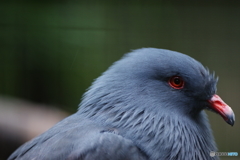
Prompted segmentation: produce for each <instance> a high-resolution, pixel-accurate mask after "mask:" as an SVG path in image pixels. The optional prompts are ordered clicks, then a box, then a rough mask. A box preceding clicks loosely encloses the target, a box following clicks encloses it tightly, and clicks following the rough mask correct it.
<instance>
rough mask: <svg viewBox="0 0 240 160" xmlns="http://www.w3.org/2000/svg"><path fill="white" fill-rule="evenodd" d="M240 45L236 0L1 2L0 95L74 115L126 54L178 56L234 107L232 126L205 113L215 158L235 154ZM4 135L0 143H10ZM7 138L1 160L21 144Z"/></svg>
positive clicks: (238, 141)
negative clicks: (194, 63) (196, 66)
mask: <svg viewBox="0 0 240 160" xmlns="http://www.w3.org/2000/svg"><path fill="white" fill-rule="evenodd" d="M239 42H240V1H237V0H232V1H211V2H209V1H190V0H184V1H177V0H175V1H154V0H149V1H144V0H138V1H133V0H130V1H121V2H120V1H111V0H108V1H107V0H102V1H94V0H90V1H85V2H84V1H83V2H82V1H73V0H59V1H53V0H49V1H34V2H32V1H20V0H19V1H8V2H2V1H1V2H0V96H2V97H13V98H18V99H23V100H25V101H30V102H31V103H33V104H45V105H50V106H55V107H56V106H57V107H59V108H60V109H61V110H63V111H65V112H68V113H73V112H75V111H76V109H77V105H78V103H79V102H80V98H81V96H82V94H83V93H84V92H85V90H86V89H87V88H88V87H89V86H90V84H91V82H92V81H93V79H95V78H97V77H98V76H99V75H100V74H101V73H102V72H103V71H105V70H106V69H107V68H108V67H109V66H110V65H111V64H112V63H113V62H114V61H116V60H118V59H119V58H120V57H121V56H122V55H123V54H124V53H126V52H129V51H131V50H132V49H137V48H142V47H156V48H165V49H170V50H175V51H179V52H183V53H185V54H188V55H190V56H192V57H194V58H195V59H197V60H199V61H200V62H202V63H203V65H205V66H207V67H208V68H210V70H214V71H215V72H216V74H217V75H218V76H219V77H220V80H219V83H218V94H219V95H220V96H221V97H222V98H223V99H224V100H225V102H226V103H228V104H229V105H230V106H231V107H232V108H233V110H234V112H235V116H236V123H235V126H234V127H231V126H229V125H227V124H226V123H225V122H224V121H223V119H222V118H221V117H220V116H218V115H216V114H214V113H210V112H208V111H207V113H208V114H209V118H210V123H211V125H212V129H213V132H214V136H215V138H216V142H217V144H218V147H219V151H221V152H231V151H235V152H238V153H240V139H239V134H240V128H239V123H238V117H239V115H240V109H239V104H240V98H239V96H240V87H239V82H240V72H239V69H240V55H239V51H240V45H239ZM10 101H11V100H10ZM13 101H14V100H13ZM4 104H6V103H4ZM30 106H31V105H30ZM32 106H33V107H32V108H34V105H32ZM6 107H7V105H1V104H0V109H1V108H6ZM15 107H18V103H15ZM44 107H45V109H47V108H49V107H46V106H44ZM44 107H43V108H44ZM30 108H31V107H30ZM50 108H51V107H50ZM28 110H29V109H28ZM12 112H13V113H12V115H13V114H14V115H17V114H16V113H17V112H18V109H13V110H12ZM8 118H11V115H10V116H8ZM0 120H1V119H0ZM3 121H4V120H3V118H2V122H3ZM22 125H23V126H24V125H25V124H22ZM36 127H37V126H36ZM1 130H2V131H0V132H1V133H0V137H6V136H8V135H6V134H5V135H3V133H4V132H3V131H4V130H5V129H4V128H3V127H2V128H1ZM6 139H7V138H5V139H4V140H5V143H6V144H7V145H5V146H2V145H0V147H1V148H0V156H1V157H0V158H2V159H5V157H4V156H7V155H8V154H9V153H10V152H12V150H14V149H15V148H16V147H17V146H18V145H20V143H17V144H16V143H15V141H14V140H12V139H11V141H7V142H6ZM15 140H16V141H17V138H15ZM18 142H19V141H18ZM0 143H1V142H0ZM11 145H13V146H14V147H9V148H11V149H10V151H9V150H7V149H6V148H7V147H8V146H11ZM222 159H239V156H238V157H222Z"/></svg>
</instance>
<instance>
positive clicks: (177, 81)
mask: <svg viewBox="0 0 240 160" xmlns="http://www.w3.org/2000/svg"><path fill="white" fill-rule="evenodd" d="M168 83H169V85H170V86H171V87H172V88H175V89H182V88H183V86H184V81H183V79H182V78H181V77H179V76H173V77H171V78H170V79H169V81H168Z"/></svg>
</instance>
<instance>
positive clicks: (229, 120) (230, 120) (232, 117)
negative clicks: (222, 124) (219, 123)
mask: <svg viewBox="0 0 240 160" xmlns="http://www.w3.org/2000/svg"><path fill="white" fill-rule="evenodd" d="M226 122H227V123H228V124H230V125H231V126H233V125H234V122H235V115H234V113H233V112H232V114H231V116H228V119H227V120H226Z"/></svg>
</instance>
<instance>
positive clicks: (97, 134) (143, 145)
mask: <svg viewBox="0 0 240 160" xmlns="http://www.w3.org/2000/svg"><path fill="white" fill-rule="evenodd" d="M173 76H177V77H181V80H183V81H184V86H182V87H181V88H176V87H173V86H171V85H169V79H170V78H171V77H173ZM216 83H217V80H216V79H215V78H214V76H213V75H212V74H210V73H209V71H208V70H207V69H205V68H204V67H203V66H202V64H201V63H199V62H198V61H196V60H194V59H193V58H191V57H189V56H187V55H184V54H181V53H178V52H173V51H169V50H163V49H154V48H143V49H138V50H134V51H133V52H131V53H128V54H126V55H125V56H124V57H123V58H122V59H121V60H119V61H117V62H115V63H114V64H113V65H112V66H111V67H110V68H109V69H108V70H107V71H106V72H104V73H103V74H102V75H101V76H100V77H99V78H97V79H96V80H95V81H94V82H93V84H92V86H91V87H90V88H89V89H88V91H87V92H86V93H85V94H84V96H83V99H82V102H81V104H80V105H79V110H78V112H77V113H75V114H73V115H72V116H70V117H68V118H66V119H64V120H63V121H61V122H59V123H58V124H57V125H55V126H54V127H52V128H51V129H50V130H48V131H47V132H45V133H43V134H42V135H40V136H39V137H36V138H35V139H33V140H31V141H29V142H27V143H26V144H24V145H23V146H21V147H20V148H19V149H18V150H16V151H15V152H14V153H13V154H12V155H11V156H10V157H9V160H11V159H51V160H53V159H56V160H60V159H74V160H75V159H80V160H90V159H91V160H92V159H98V160H104V159H109V160H112V159H116V160H128V159H129V160H130V159H136V160H138V159H150V160H158V159H180V160H181V159H218V157H210V151H216V150H217V147H216V144H215V142H214V138H213V136H212V132H211V129H210V126H209V123H208V120H207V117H206V114H205V112H204V111H203V109H206V108H211V106H210V104H209V100H210V99H211V98H212V97H213V96H214V95H215V93H216ZM228 114H231V113H230V111H229V113H228ZM232 114H233V113H232ZM223 116H224V115H223ZM233 120H234V119H233Z"/></svg>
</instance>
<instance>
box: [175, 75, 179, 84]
mask: <svg viewBox="0 0 240 160" xmlns="http://www.w3.org/2000/svg"><path fill="white" fill-rule="evenodd" d="M174 83H175V84H178V85H179V84H180V79H179V78H178V77H176V78H175V79H174Z"/></svg>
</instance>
